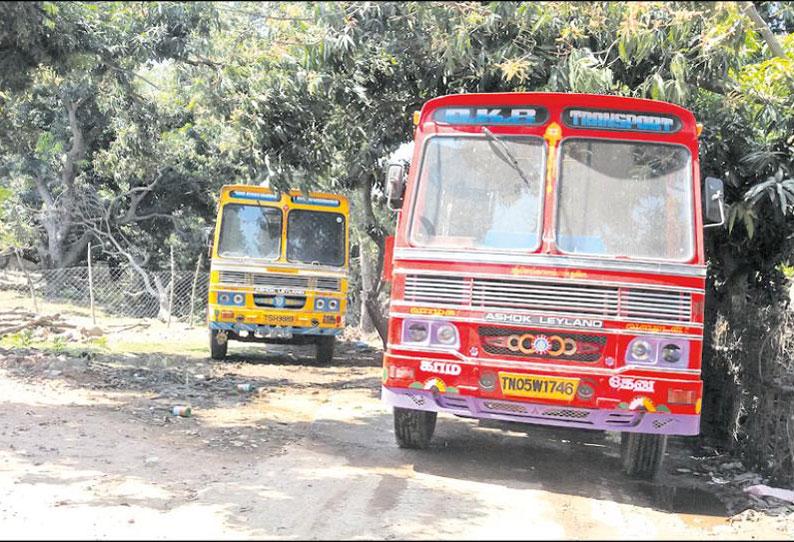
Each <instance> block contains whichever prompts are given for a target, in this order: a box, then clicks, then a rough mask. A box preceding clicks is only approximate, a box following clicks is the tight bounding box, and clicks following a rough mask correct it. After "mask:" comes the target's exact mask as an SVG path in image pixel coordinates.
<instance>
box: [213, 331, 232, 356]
mask: <svg viewBox="0 0 794 542" xmlns="http://www.w3.org/2000/svg"><path fill="white" fill-rule="evenodd" d="M218 332H219V330H217V329H210V357H212V359H224V358H225V357H226V351H227V350H228V349H229V339H228V338H227V339H226V340H225V341H223V343H219V342H218Z"/></svg>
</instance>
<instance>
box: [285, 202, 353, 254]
mask: <svg viewBox="0 0 794 542" xmlns="http://www.w3.org/2000/svg"><path fill="white" fill-rule="evenodd" d="M287 260H289V261H291V262H302V263H309V264H320V265H333V266H336V267H340V266H342V265H344V263H345V217H344V215H342V214H340V213H331V212H328V211H305V210H302V209H295V210H293V211H290V213H289V215H288V218H287Z"/></svg>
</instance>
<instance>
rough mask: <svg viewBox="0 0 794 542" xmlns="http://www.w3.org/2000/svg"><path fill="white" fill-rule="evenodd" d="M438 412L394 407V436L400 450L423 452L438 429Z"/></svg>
mask: <svg viewBox="0 0 794 542" xmlns="http://www.w3.org/2000/svg"><path fill="white" fill-rule="evenodd" d="M437 416H438V413H437V412H431V411H428V410H412V409H409V408H400V407H394V436H395V437H396V439H397V445H398V446H399V447H400V448H413V449H416V450H423V449H425V448H427V447H428V446H429V445H430V439H432V438H433V431H435V429H436V418H437Z"/></svg>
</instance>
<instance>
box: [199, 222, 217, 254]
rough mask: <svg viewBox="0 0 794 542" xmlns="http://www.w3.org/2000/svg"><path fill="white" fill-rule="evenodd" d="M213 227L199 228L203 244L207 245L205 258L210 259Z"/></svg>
mask: <svg viewBox="0 0 794 542" xmlns="http://www.w3.org/2000/svg"><path fill="white" fill-rule="evenodd" d="M214 230H215V228H213V227H212V226H207V227H205V228H201V237H202V242H203V244H204V245H205V246H206V247H207V259H212V241H213V235H212V234H213V232H214Z"/></svg>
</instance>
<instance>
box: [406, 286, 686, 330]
mask: <svg viewBox="0 0 794 542" xmlns="http://www.w3.org/2000/svg"><path fill="white" fill-rule="evenodd" d="M405 300H406V301H412V302H415V303H430V304H441V305H464V306H472V307H481V308H487V309H518V310H528V311H534V312H545V313H551V314H560V315H587V316H600V317H604V318H626V319H638V320H639V319H642V320H655V321H660V322H690V321H691V319H692V296H691V294H690V293H688V292H676V291H667V290H654V289H649V288H626V287H618V286H599V285H590V284H575V283H568V282H565V283H563V282H559V283H555V282H541V281H531V280H513V279H491V278H479V277H475V278H464V277H447V276H432V275H407V276H406V277H405Z"/></svg>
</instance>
